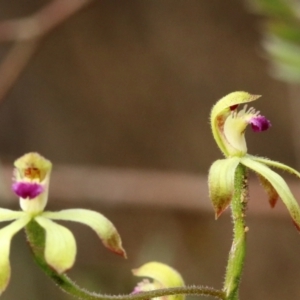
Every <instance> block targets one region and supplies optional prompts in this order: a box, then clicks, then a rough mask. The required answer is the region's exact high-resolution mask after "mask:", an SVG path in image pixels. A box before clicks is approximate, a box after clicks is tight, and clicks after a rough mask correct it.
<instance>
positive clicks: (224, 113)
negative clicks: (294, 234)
mask: <svg viewBox="0 0 300 300" xmlns="http://www.w3.org/2000/svg"><path fill="white" fill-rule="evenodd" d="M259 97H260V96H257V95H250V94H248V93H246V92H233V93H231V94H229V95H227V96H225V97H223V98H222V99H220V100H219V101H218V102H217V103H216V104H215V105H214V107H213V109H212V111H211V127H212V132H213V136H214V139H215V141H216V143H217V144H218V146H219V148H220V149H221V151H222V152H223V154H224V155H225V159H219V160H217V161H215V162H214V163H213V165H212V166H211V168H210V170H209V178H208V181H209V193H210V198H211V200H212V203H213V207H214V210H215V215H216V218H218V217H219V216H220V215H221V214H222V212H223V211H224V210H225V209H226V208H227V207H228V205H229V204H230V201H231V198H232V195H233V192H234V180H235V170H236V168H237V166H238V165H239V164H242V165H244V166H245V167H247V168H248V169H250V170H252V171H254V172H255V173H256V174H257V175H258V178H259V180H260V182H261V184H262V186H263V187H264V189H265V191H266V192H267V194H268V196H269V203H270V205H271V207H274V206H275V204H276V201H277V199H278V198H279V197H280V198H281V200H282V201H283V203H284V204H285V205H286V207H287V209H288V210H289V213H290V215H291V217H292V219H293V222H294V224H295V225H296V227H297V229H298V230H300V209H299V205H298V203H297V201H296V200H295V198H294V196H293V194H292V193H291V191H290V189H289V187H288V185H287V184H286V182H285V180H284V179H283V178H282V177H281V176H280V175H278V174H277V173H276V172H274V171H273V170H271V169H270V168H269V167H274V168H279V169H281V170H283V171H288V172H290V173H292V174H294V175H296V176H297V177H300V173H299V172H297V171H296V170H294V169H292V168H290V167H288V166H286V165H284V164H282V163H279V162H275V161H272V160H269V159H266V158H262V157H257V156H252V155H250V154H248V153H247V145H246V140H245V131H246V127H247V126H248V125H251V127H252V130H253V131H255V132H261V131H264V130H267V129H268V128H269V127H270V126H271V123H270V121H269V120H268V119H267V118H265V117H264V116H262V115H261V114H260V112H259V111H255V109H254V108H247V105H245V106H244V107H243V108H242V109H241V110H238V108H239V105H241V104H245V103H249V102H252V101H255V100H257V99H258V98H259Z"/></svg>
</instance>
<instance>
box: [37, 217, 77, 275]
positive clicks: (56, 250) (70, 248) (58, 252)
mask: <svg viewBox="0 0 300 300" xmlns="http://www.w3.org/2000/svg"><path fill="white" fill-rule="evenodd" d="M35 221H36V222H37V223H38V224H39V225H40V226H41V227H42V228H44V229H45V231H46V244H45V260H46V261H47V263H48V264H49V265H50V266H51V267H52V268H53V269H55V270H56V271H57V272H58V273H63V272H65V271H66V270H68V269H70V268H71V267H72V266H73V264H74V262H75V257H76V242H75V239H74V236H73V234H72V232H71V231H70V230H69V229H67V228H66V227H64V226H61V225H59V224H56V223H54V222H53V221H51V220H49V219H47V218H45V217H43V216H38V217H35Z"/></svg>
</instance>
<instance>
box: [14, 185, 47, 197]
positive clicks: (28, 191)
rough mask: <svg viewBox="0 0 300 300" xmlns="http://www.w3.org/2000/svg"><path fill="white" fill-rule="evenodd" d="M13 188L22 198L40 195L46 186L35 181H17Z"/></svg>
mask: <svg viewBox="0 0 300 300" xmlns="http://www.w3.org/2000/svg"><path fill="white" fill-rule="evenodd" d="M12 190H13V191H14V192H15V194H16V195H18V196H19V197H21V198H22V199H29V200H31V199H34V198H36V197H37V196H38V195H40V194H41V193H42V192H43V191H44V188H43V186H42V185H41V184H38V183H35V182H15V183H13V185H12Z"/></svg>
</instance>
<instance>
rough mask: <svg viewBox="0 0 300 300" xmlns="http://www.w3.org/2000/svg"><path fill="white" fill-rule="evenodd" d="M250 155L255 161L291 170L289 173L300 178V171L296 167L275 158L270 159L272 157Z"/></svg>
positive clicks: (287, 170) (283, 169)
mask: <svg viewBox="0 0 300 300" xmlns="http://www.w3.org/2000/svg"><path fill="white" fill-rule="evenodd" d="M249 157H251V158H252V159H253V160H255V161H258V162H260V163H263V164H265V165H268V166H270V167H273V168H277V169H281V170H282V171H286V172H289V173H291V174H293V175H295V176H297V177H298V178H300V173H299V172H298V171H296V170H295V169H293V168H291V167H289V166H287V165H285V164H283V163H280V162H277V161H274V160H270V159H268V158H264V157H257V156H252V155H249Z"/></svg>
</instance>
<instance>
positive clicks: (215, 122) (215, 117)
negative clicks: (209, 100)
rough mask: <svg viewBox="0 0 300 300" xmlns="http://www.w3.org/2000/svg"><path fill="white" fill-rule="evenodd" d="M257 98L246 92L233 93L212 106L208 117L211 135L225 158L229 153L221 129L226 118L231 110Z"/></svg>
mask: <svg viewBox="0 0 300 300" xmlns="http://www.w3.org/2000/svg"><path fill="white" fill-rule="evenodd" d="M259 97H260V96H258V95H251V94H249V93H246V92H233V93H230V94H228V95H227V96H225V97H223V98H221V99H220V100H219V101H218V102H217V103H216V104H215V105H214V107H213V109H212V111H211V117H210V121H211V128H212V133H213V136H214V139H215V141H216V143H217V144H218V146H219V148H220V149H221V151H222V152H223V153H224V155H225V156H226V157H228V156H229V152H228V149H227V143H226V137H224V135H223V133H222V129H223V126H224V123H225V120H226V118H227V117H228V116H229V114H230V112H231V108H233V107H236V106H238V105H239V104H244V103H248V102H251V101H254V100H257V99H258V98H259Z"/></svg>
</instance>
